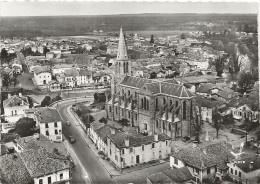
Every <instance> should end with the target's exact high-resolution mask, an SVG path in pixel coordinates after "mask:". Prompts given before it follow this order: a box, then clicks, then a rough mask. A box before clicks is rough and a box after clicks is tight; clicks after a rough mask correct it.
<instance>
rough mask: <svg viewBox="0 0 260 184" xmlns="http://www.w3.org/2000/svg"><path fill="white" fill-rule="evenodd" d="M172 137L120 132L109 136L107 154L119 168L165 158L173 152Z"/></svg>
mask: <svg viewBox="0 0 260 184" xmlns="http://www.w3.org/2000/svg"><path fill="white" fill-rule="evenodd" d="M170 145H171V138H170V137H169V136H167V135H166V134H159V135H158V134H157V135H148V136H144V135H142V134H139V133H126V132H120V133H115V134H109V135H108V136H107V155H108V157H109V158H110V160H111V161H112V162H113V163H114V164H115V165H116V167H117V168H119V169H123V168H126V167H129V166H135V165H138V164H142V163H146V162H149V161H152V160H159V159H165V158H167V157H168V155H169V154H171V146H170Z"/></svg>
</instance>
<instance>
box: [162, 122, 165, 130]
mask: <svg viewBox="0 0 260 184" xmlns="http://www.w3.org/2000/svg"><path fill="white" fill-rule="evenodd" d="M162 126H163V130H165V122H164V121H163V124H162Z"/></svg>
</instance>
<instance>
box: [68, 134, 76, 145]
mask: <svg viewBox="0 0 260 184" xmlns="http://www.w3.org/2000/svg"><path fill="white" fill-rule="evenodd" d="M69 141H70V143H75V142H76V139H75V138H74V137H73V136H72V135H70V136H69Z"/></svg>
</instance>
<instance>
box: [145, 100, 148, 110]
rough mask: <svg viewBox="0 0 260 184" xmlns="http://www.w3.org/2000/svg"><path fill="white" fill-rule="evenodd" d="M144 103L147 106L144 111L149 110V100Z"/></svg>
mask: <svg viewBox="0 0 260 184" xmlns="http://www.w3.org/2000/svg"><path fill="white" fill-rule="evenodd" d="M146 103H147V104H146V110H149V100H147V102H146Z"/></svg>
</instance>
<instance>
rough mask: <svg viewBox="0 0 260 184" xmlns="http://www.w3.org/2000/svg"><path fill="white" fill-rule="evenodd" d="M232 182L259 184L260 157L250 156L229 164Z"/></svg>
mask: <svg viewBox="0 0 260 184" xmlns="http://www.w3.org/2000/svg"><path fill="white" fill-rule="evenodd" d="M227 166H228V167H229V170H228V173H229V176H230V177H231V180H232V181H233V182H234V183H238V184H253V183H257V182H259V176H260V156H259V155H250V156H248V157H246V158H240V159H236V160H233V161H231V162H229V163H227Z"/></svg>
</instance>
